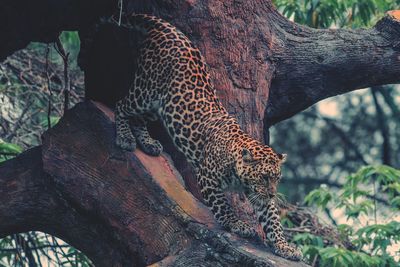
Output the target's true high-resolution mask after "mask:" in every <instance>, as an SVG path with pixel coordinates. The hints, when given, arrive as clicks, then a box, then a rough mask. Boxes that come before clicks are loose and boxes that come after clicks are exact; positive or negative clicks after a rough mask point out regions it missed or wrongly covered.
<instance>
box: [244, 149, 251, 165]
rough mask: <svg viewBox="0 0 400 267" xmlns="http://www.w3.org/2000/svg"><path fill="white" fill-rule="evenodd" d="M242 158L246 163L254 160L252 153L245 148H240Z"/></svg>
mask: <svg viewBox="0 0 400 267" xmlns="http://www.w3.org/2000/svg"><path fill="white" fill-rule="evenodd" d="M242 158H243V161H244V162H246V163H252V162H254V158H253V155H252V154H251V152H250V151H249V150H248V149H247V148H243V150H242Z"/></svg>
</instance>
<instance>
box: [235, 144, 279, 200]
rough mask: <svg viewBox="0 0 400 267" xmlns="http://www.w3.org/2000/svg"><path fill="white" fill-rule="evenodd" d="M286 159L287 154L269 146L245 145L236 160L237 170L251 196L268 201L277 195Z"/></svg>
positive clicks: (254, 198)
mask: <svg viewBox="0 0 400 267" xmlns="http://www.w3.org/2000/svg"><path fill="white" fill-rule="evenodd" d="M285 161H286V154H278V153H276V152H274V151H273V150H272V149H271V148H270V147H268V146H263V145H256V146H251V147H244V148H241V151H240V154H239V155H238V159H237V160H236V168H235V172H236V175H237V176H238V177H239V179H240V180H241V182H242V184H243V185H244V186H245V190H246V192H247V194H248V195H249V196H250V198H252V199H253V200H256V199H257V200H260V201H267V200H269V199H271V198H273V197H275V195H276V192H277V187H278V183H279V181H280V179H281V176H282V175H281V165H282V163H283V162H285ZM252 199H250V201H251V200H252Z"/></svg>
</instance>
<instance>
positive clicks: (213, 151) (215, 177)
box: [116, 15, 302, 260]
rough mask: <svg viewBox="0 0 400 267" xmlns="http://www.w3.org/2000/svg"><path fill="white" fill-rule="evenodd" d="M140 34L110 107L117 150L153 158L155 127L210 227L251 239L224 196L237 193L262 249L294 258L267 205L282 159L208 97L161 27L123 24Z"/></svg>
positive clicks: (181, 41) (156, 22)
mask: <svg viewBox="0 0 400 267" xmlns="http://www.w3.org/2000/svg"><path fill="white" fill-rule="evenodd" d="M123 25H124V26H125V27H129V28H139V29H140V30H142V31H143V32H144V33H145V34H146V38H145V41H144V43H143V44H142V46H141V51H140V57H139V59H138V64H137V65H138V69H137V72H136V73H135V80H134V84H133V86H132V87H131V88H130V90H129V94H128V95H127V96H126V97H125V98H123V99H122V100H121V101H119V102H118V103H117V105H116V129H117V138H116V143H117V145H118V146H120V147H121V148H123V149H125V150H133V149H135V147H136V144H138V146H139V147H140V148H141V149H142V150H143V151H144V152H145V153H147V154H150V155H153V156H157V155H159V154H160V153H161V152H162V146H161V144H160V143H159V142H158V141H157V140H154V139H152V138H151V137H150V135H149V133H148V131H147V128H146V122H147V121H149V120H156V119H160V120H161V121H162V122H163V124H164V126H165V128H166V129H167V131H168V133H169V135H170V137H171V138H172V140H173V142H174V144H175V146H176V147H177V148H178V149H179V150H180V151H181V152H183V153H184V154H185V156H186V158H187V160H188V161H189V162H190V163H191V164H192V165H193V166H194V168H195V170H196V174H197V180H198V184H199V186H200V189H201V193H202V195H203V197H204V200H205V201H206V203H207V204H208V205H209V206H210V207H211V211H212V212H213V214H214V216H215V218H216V220H217V221H218V222H219V223H220V224H221V225H223V226H224V227H226V228H227V229H229V230H230V231H232V232H234V233H237V234H239V235H241V236H246V237H248V236H253V235H255V231H254V229H252V228H251V227H250V226H249V224H247V223H246V222H243V221H241V220H239V219H238V218H237V216H236V215H235V214H234V213H233V211H232V208H231V206H230V205H229V203H228V202H227V199H226V197H225V195H224V191H227V190H235V191H242V192H244V193H245V195H246V196H247V198H248V199H249V201H250V203H251V204H252V206H253V208H254V209H255V211H256V213H257V217H258V220H259V223H260V224H261V226H262V228H263V231H264V232H265V234H266V237H267V241H266V243H268V244H269V245H271V246H272V248H273V250H274V252H275V253H276V254H278V255H280V256H282V257H285V258H288V259H292V260H299V259H300V258H301V257H302V255H301V252H300V251H299V250H298V249H296V248H295V247H292V246H290V245H289V244H288V243H287V242H286V240H285V237H284V235H283V231H282V226H281V224H280V220H279V215H278V211H277V208H276V206H275V202H274V196H275V194H276V187H277V184H278V182H279V180H280V178H281V171H280V167H281V164H282V163H283V162H284V160H285V155H281V154H277V153H275V152H274V151H273V150H272V148H270V147H269V146H266V145H263V144H261V143H260V142H259V141H257V140H254V139H253V138H251V137H250V136H249V135H247V134H246V133H245V132H243V131H242V130H241V128H240V126H239V124H238V123H237V121H236V119H235V118H234V117H232V116H231V115H229V114H228V112H227V111H226V110H225V108H224V107H223V106H222V105H221V103H220V102H219V100H218V99H217V97H216V94H215V91H214V87H213V84H212V82H211V80H210V75H209V73H208V71H207V66H206V64H205V63H204V59H203V57H202V56H201V54H200V51H199V50H198V49H197V48H196V47H194V46H193V44H192V43H191V42H190V41H189V39H188V38H187V37H186V36H185V35H184V34H183V33H181V32H180V31H179V30H177V29H176V28H175V27H173V26H172V25H170V24H169V23H167V22H165V21H163V20H161V19H159V18H155V17H152V16H148V15H133V16H132V17H129V18H127V19H126V21H124V23H123Z"/></svg>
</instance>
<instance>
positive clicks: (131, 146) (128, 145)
mask: <svg viewBox="0 0 400 267" xmlns="http://www.w3.org/2000/svg"><path fill="white" fill-rule="evenodd" d="M115 143H116V144H117V146H118V147H120V148H122V149H123V150H127V151H133V150H135V149H136V140H135V137H134V136H133V135H130V136H129V135H127V136H121V135H118V136H117V138H116V140H115Z"/></svg>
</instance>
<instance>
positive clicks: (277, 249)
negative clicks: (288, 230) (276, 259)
mask: <svg viewBox="0 0 400 267" xmlns="http://www.w3.org/2000/svg"><path fill="white" fill-rule="evenodd" d="M273 252H274V253H275V254H276V255H278V256H281V257H282V258H285V259H289V260H292V261H300V260H301V259H302V258H303V253H302V252H301V251H300V250H299V249H298V248H297V247H294V246H292V245H289V244H288V243H286V242H284V243H281V244H276V245H274V246H273Z"/></svg>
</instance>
